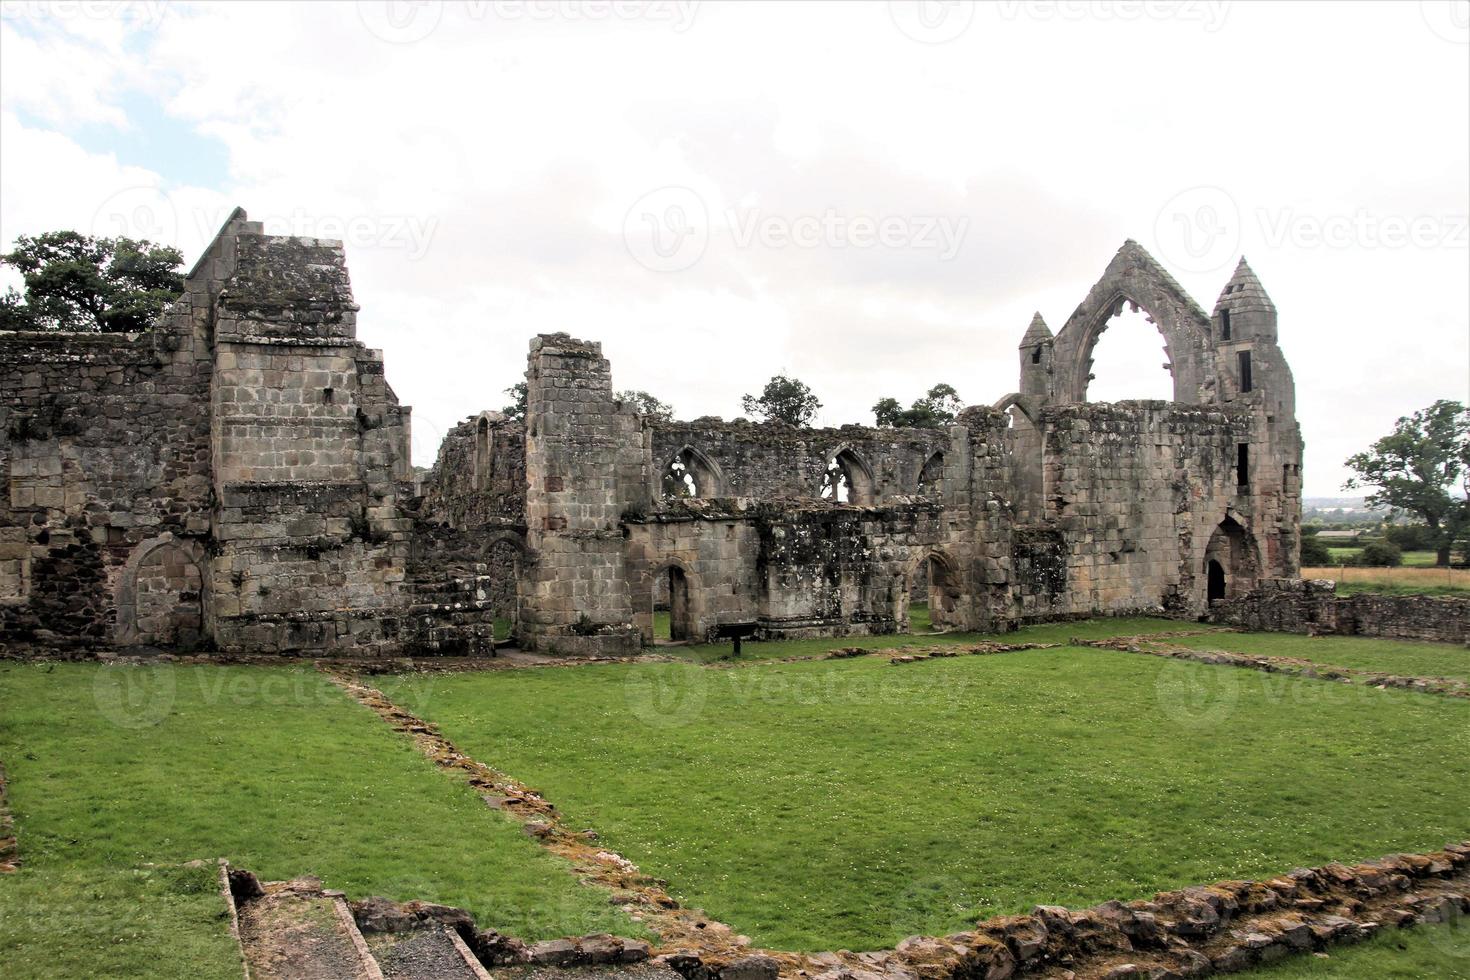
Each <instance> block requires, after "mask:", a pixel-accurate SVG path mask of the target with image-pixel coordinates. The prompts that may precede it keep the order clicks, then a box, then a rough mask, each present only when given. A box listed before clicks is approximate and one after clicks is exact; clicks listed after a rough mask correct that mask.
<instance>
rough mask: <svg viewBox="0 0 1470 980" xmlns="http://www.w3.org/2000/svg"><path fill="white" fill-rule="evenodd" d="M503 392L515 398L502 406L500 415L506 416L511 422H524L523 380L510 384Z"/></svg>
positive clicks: (524, 389)
mask: <svg viewBox="0 0 1470 980" xmlns="http://www.w3.org/2000/svg"><path fill="white" fill-rule="evenodd" d="M505 393H506V394H507V395H509V396H510V397H511V398H513V399H515V400H514V401H513V402H511V403H510V404H509V405H507V406H505V407H504V408H502V409H501V410H500V414H501V415H504V416H505V417H506V418H508V419H510V420H511V421H512V422H525V421H526V383H525V382H524V381H517V382H516V383H515V384H513V385H511V386H510V387H509V388H507V389H505Z"/></svg>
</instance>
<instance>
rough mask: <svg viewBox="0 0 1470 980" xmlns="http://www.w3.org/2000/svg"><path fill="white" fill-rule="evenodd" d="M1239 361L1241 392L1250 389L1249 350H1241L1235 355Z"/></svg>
mask: <svg viewBox="0 0 1470 980" xmlns="http://www.w3.org/2000/svg"><path fill="white" fill-rule="evenodd" d="M1236 357H1237V358H1238V360H1239V362H1240V390H1241V392H1242V393H1244V392H1247V391H1250V390H1251V387H1252V386H1251V352H1250V351H1248V350H1243V351H1241V352H1240V353H1239V354H1237V355H1236Z"/></svg>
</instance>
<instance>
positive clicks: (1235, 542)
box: [1199, 514, 1261, 606]
mask: <svg viewBox="0 0 1470 980" xmlns="http://www.w3.org/2000/svg"><path fill="white" fill-rule="evenodd" d="M1199 571H1200V580H1201V581H1202V582H1203V584H1204V598H1205V604H1206V605H1207V606H1208V604H1209V603H1210V602H1212V601H1213V600H1215V599H1233V598H1235V597H1236V596H1238V595H1241V594H1242V593H1245V592H1248V591H1250V590H1251V589H1253V588H1254V587H1255V585H1256V582H1257V581H1258V580H1259V578H1260V574H1261V561H1260V549H1259V548H1258V547H1257V544H1256V540H1255V537H1254V536H1253V535H1252V534H1251V533H1250V531H1249V530H1248V529H1247V528H1246V527H1245V525H1243V524H1241V523H1240V522H1239V521H1237V520H1236V519H1235V518H1234V517H1233V516H1231V515H1229V514H1227V515H1226V516H1225V519H1224V520H1222V521H1221V522H1220V523H1219V524H1217V525H1216V526H1215V529H1214V531H1212V532H1211V534H1210V539H1209V541H1208V542H1207V543H1206V545H1205V554H1204V561H1203V565H1202V567H1201V568H1200V570H1199Z"/></svg>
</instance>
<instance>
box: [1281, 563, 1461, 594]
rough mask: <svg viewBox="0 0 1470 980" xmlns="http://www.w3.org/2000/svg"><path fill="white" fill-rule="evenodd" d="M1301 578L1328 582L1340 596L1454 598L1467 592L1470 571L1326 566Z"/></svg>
mask: <svg viewBox="0 0 1470 980" xmlns="http://www.w3.org/2000/svg"><path fill="white" fill-rule="evenodd" d="M1302 578H1308V579H1329V580H1331V581H1333V582H1336V583H1337V592H1338V594H1339V595H1351V594H1353V593H1354V592H1381V593H1386V594H1390V595H1421V594H1423V595H1457V594H1462V593H1470V568H1433V567H1424V566H1416V567H1402V568H1355V567H1353V566H1342V567H1339V566H1335V565H1334V566H1325V567H1321V566H1319V567H1317V568H1304V569H1302Z"/></svg>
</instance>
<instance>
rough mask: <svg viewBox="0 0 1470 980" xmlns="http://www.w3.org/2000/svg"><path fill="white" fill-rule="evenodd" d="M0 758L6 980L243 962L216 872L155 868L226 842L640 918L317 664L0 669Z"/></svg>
mask: <svg viewBox="0 0 1470 980" xmlns="http://www.w3.org/2000/svg"><path fill="white" fill-rule="evenodd" d="M0 760H3V761H4V763H5V767H6V769H7V771H8V773H9V777H10V803H11V809H12V812H13V814H14V817H15V821H16V824H17V827H18V831H19V834H18V836H19V840H20V849H21V858H22V861H23V867H22V869H21V870H20V872H19V873H17V874H15V875H8V876H0V973H4V974H7V975H13V976H25V977H48V976H56V977H72V976H109V977H111V976H148V977H212V976H239V971H238V967H237V966H236V965H235V959H234V951H233V948H232V946H231V945H230V943H229V942H228V939H227V935H226V932H225V929H224V924H223V921H222V919H221V918H220V916H221V913H222V911H223V906H222V904H221V901H220V899H219V897H218V894H217V892H216V890H215V886H214V884H213V883H212V880H206V881H205V884H204V886H203V887H201V886H200V883H199V877H198V875H197V874H191V873H189V872H179V873H177V874H175V873H172V872H170V871H169V870H168V869H166V868H165V869H158V868H154V869H150V868H149V867H148V866H149V865H177V864H181V863H183V862H188V861H191V860H194V859H206V860H208V861H211V862H212V861H214V860H215V859H216V858H219V857H227V858H229V859H230V861H231V862H232V863H234V864H236V865H238V866H241V867H245V868H249V869H250V870H252V871H255V872H256V873H257V874H260V875H261V876H262V877H264V878H270V879H280V878H290V877H295V876H298V875H305V874H314V875H317V876H319V877H321V878H322V880H323V881H324V883H325V884H326V885H327V887H330V888H340V889H342V890H344V891H346V892H347V893H348V894H349V895H350V896H351V897H354V898H359V897H364V896H367V895H386V896H389V897H392V898H395V899H399V900H407V899H412V898H423V899H430V900H434V901H438V902H444V903H447V904H451V905H459V906H463V907H465V908H468V909H470V910H471V911H472V912H474V913H475V915H476V916H477V918H478V919H479V921H480V923H481V924H482V925H483V926H485V927H493V928H499V929H501V930H503V931H505V932H506V933H508V934H511V935H519V936H526V937H540V938H548V937H554V936H561V935H564V934H567V933H572V932H591V931H597V930H599V929H602V930H607V931H612V932H621V933H625V934H626V933H628V932H629V931H630V930H634V929H635V928H636V927H635V926H634V925H633V924H632V923H631V922H630V921H629V920H627V919H626V917H624V916H623V915H622V913H621V912H619V911H617V910H616V909H614V908H612V907H611V906H609V905H608V904H607V900H606V897H605V896H602V895H599V893H597V892H596V891H594V890H591V889H588V888H585V887H583V886H581V885H579V884H578V883H577V881H576V879H575V878H574V876H573V875H572V873H571V871H570V869H569V868H568V866H567V865H566V864H565V863H564V862H562V861H560V860H559V859H557V858H555V857H552V856H551V855H549V854H547V853H546V852H545V851H543V850H542V849H541V848H540V847H538V846H537V845H536V844H535V843H533V842H532V841H530V840H529V839H528V838H527V837H526V836H525V835H524V834H523V833H522V832H521V831H520V829H519V827H518V826H517V825H516V824H514V823H513V822H511V821H510V820H509V819H507V818H506V817H504V816H503V815H501V814H498V813H495V812H493V811H491V810H489V809H487V808H486V807H485V806H484V805H483V803H482V802H481V801H480V799H479V798H478V796H477V795H476V794H475V793H474V792H473V791H472V790H471V789H470V788H469V787H468V786H467V785H465V784H464V783H463V782H461V781H458V780H456V779H454V778H452V777H450V776H449V775H447V774H445V773H444V772H442V771H440V770H438V769H436V768H435V767H434V766H433V765H432V764H431V763H430V762H429V761H428V760H427V759H425V758H424V757H423V756H422V755H420V754H419V753H418V752H417V751H416V750H415V749H414V748H413V747H412V744H411V743H410V742H409V740H408V739H406V738H404V737H403V736H401V735H398V734H396V733H395V732H393V731H392V730H391V729H390V728H389V727H388V726H387V725H386V724H385V723H383V722H382V721H381V720H380V719H379V718H378V717H377V716H376V715H374V714H373V713H371V712H370V711H368V710H367V709H366V708H363V707H361V706H360V705H358V704H356V703H355V702H353V701H351V700H349V699H348V698H347V697H346V696H345V695H344V694H342V692H340V691H339V690H338V689H337V688H335V687H334V686H332V685H331V684H330V683H328V682H327V681H326V679H325V678H323V677H322V676H321V675H320V674H318V673H316V672H315V671H312V670H310V669H299V670H292V669H267V668H245V667H196V666H174V665H167V664H165V665H159V666H156V667H155V666H149V667H120V666H101V665H97V664H19V663H0ZM214 873H215V872H214V869H213V868H210V869H209V870H208V871H207V872H204V875H205V878H206V879H210V878H211V876H212V875H213V874H214Z"/></svg>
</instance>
